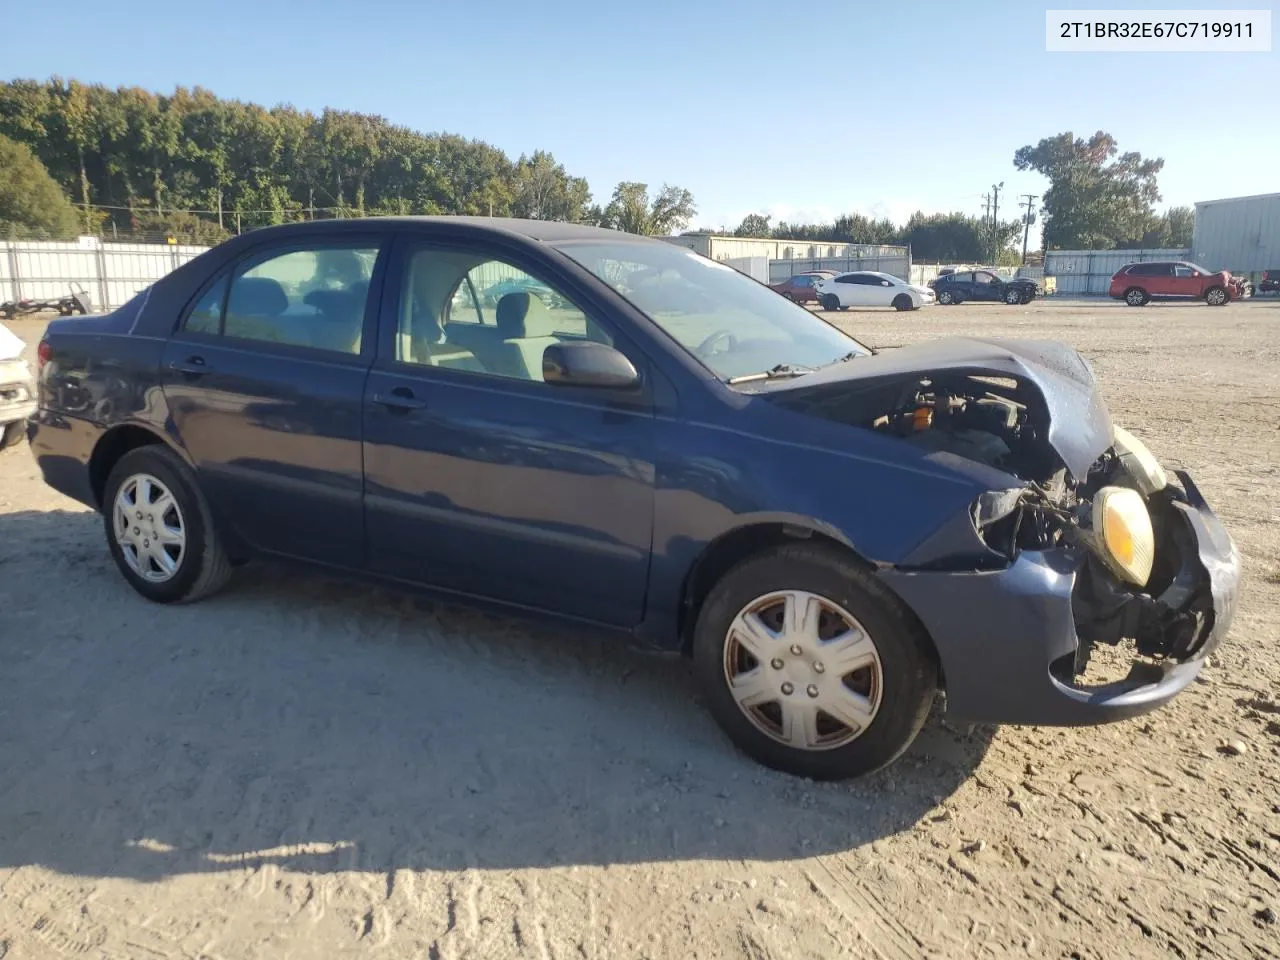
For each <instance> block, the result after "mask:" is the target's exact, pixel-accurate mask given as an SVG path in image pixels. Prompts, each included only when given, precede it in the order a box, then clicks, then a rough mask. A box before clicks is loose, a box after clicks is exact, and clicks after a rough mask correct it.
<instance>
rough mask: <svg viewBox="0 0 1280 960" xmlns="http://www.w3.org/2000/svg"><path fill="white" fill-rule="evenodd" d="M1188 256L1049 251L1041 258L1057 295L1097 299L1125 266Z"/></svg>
mask: <svg viewBox="0 0 1280 960" xmlns="http://www.w3.org/2000/svg"><path fill="white" fill-rule="evenodd" d="M1190 254H1191V251H1189V250H1050V251H1049V252H1048V253H1046V254H1045V258H1044V275H1045V276H1046V277H1057V285H1058V290H1057V292H1058V293H1060V294H1066V295H1067V296H1073V295H1074V296H1083V295H1088V294H1093V295H1101V294H1106V293H1107V291H1108V289H1109V288H1110V286H1111V278H1112V276H1114V275H1115V272H1116V271H1117V270H1119V269H1120V268H1121V267H1123V266H1124V265H1125V264H1126V263H1142V262H1145V261H1148V260H1188V259H1190V258H1191V257H1190ZM1205 266H1208V264H1205Z"/></svg>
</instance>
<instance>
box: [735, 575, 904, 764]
mask: <svg viewBox="0 0 1280 960" xmlns="http://www.w3.org/2000/svg"><path fill="white" fill-rule="evenodd" d="M724 677H725V682H726V683H728V685H729V692H730V693H731V694H732V695H733V699H734V700H735V701H736V702H737V704H738V708H739V709H740V710H742V712H743V714H745V715H746V717H747V718H748V719H749V720H750V721H751V722H752V723H753V724H755V726H756V727H757V728H758V729H759V730H761V731H762V732H763V733H765V734H767V735H769V736H770V737H772V738H773V739H774V740H777V741H778V742H779V743H784V744H786V745H787V746H789V747H795V748H797V749H800V750H831V749H833V748H835V747H840V746H844V745H845V744H846V743H849V742H850V741H851V740H855V739H857V738H858V737H859V736H861V735H862V733H863V732H864V731H865V730H866V729H867V727H869V726H870V725H871V721H873V720H874V719H875V716H876V712H877V711H878V710H879V709H880V697H881V695H882V693H883V690H884V674H883V670H882V669H881V666H880V655H879V653H878V652H877V650H876V645H875V643H874V642H873V641H872V639H871V636H870V635H869V634H868V633H867V631H866V630H865V629H864V628H863V627H862V624H860V623H858V621H857V620H855V619H854V618H853V616H852V615H851V614H850V613H849V612H848V611H847V610H845V609H844V608H843V607H841V606H840V605H839V604H837V603H833V602H832V601H831V600H828V599H827V598H826V597H821V596H818V595H817V594H815V593H805V592H803V591H799V590H780V591H777V592H774V593H767V594H765V595H764V596H761V597H757V598H756V599H755V600H752V601H751V602H750V603H748V604H747V605H746V606H745V607H743V608H742V610H741V611H740V612H739V613H738V615H737V616H736V617H734V619H733V623H731V624H730V625H729V632H728V634H727V635H726V636H725V643H724Z"/></svg>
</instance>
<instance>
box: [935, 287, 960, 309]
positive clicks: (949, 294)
mask: <svg viewBox="0 0 1280 960" xmlns="http://www.w3.org/2000/svg"><path fill="white" fill-rule="evenodd" d="M938 302H939V303H940V304H942V305H943V306H944V307H952V306H955V305H956V304H957V303H959V302H960V298H959V297H957V296H956V295H955V293H954V292H953V291H951V290H943V291H941V292H940V293H939V294H938Z"/></svg>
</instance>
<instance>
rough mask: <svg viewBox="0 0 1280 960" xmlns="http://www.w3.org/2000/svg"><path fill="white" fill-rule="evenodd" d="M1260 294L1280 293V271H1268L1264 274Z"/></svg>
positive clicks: (1259, 286)
mask: <svg viewBox="0 0 1280 960" xmlns="http://www.w3.org/2000/svg"><path fill="white" fill-rule="evenodd" d="M1258 293H1280V270H1267V271H1266V272H1264V273H1263V274H1262V280H1261V281H1260V282H1259V283H1258Z"/></svg>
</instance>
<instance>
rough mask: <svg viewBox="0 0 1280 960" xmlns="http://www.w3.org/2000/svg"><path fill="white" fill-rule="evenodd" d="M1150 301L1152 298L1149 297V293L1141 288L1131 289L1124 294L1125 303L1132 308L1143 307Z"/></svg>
mask: <svg viewBox="0 0 1280 960" xmlns="http://www.w3.org/2000/svg"><path fill="white" fill-rule="evenodd" d="M1149 299H1150V297H1148V296H1147V291H1145V290H1143V289H1142V288H1141V287H1130V288H1129V289H1128V290H1126V291H1125V294H1124V302H1125V303H1127V304H1128V305H1129V306H1131V307H1141V306H1143V305H1144V304H1146V302H1147V301H1148V300H1149Z"/></svg>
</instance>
